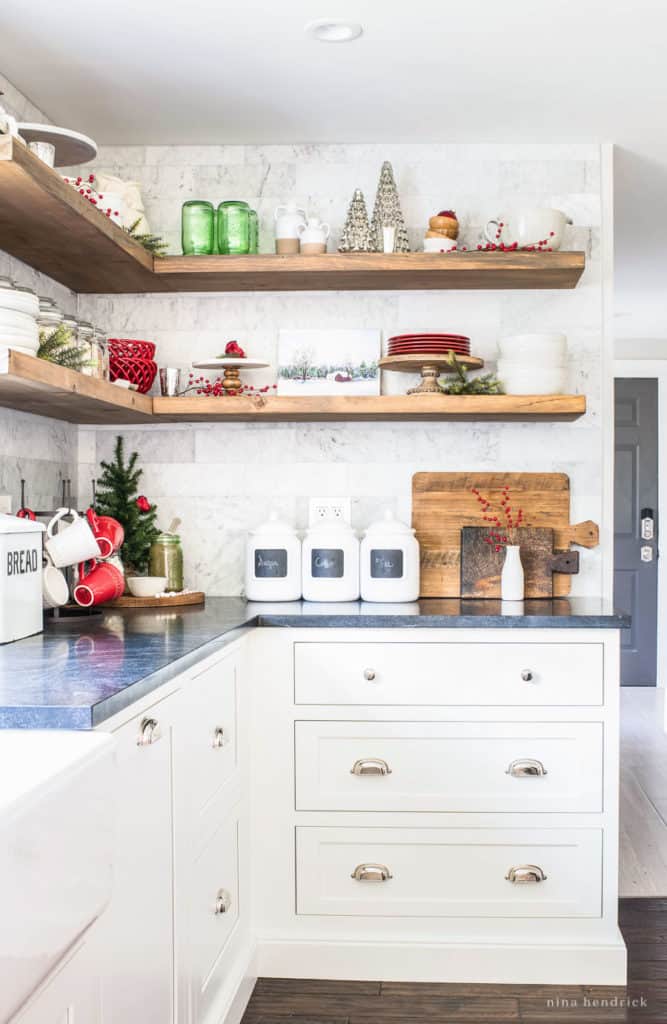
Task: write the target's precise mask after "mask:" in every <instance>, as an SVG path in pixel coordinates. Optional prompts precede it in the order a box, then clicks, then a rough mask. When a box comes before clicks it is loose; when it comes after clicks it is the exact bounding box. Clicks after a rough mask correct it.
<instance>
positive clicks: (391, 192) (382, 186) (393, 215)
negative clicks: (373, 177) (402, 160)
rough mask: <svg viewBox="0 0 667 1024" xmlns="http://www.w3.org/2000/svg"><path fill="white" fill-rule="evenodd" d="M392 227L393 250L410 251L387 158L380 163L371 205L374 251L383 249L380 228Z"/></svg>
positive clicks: (396, 190) (392, 173)
mask: <svg viewBox="0 0 667 1024" xmlns="http://www.w3.org/2000/svg"><path fill="white" fill-rule="evenodd" d="M386 227H393V228H395V229H396V236H395V239H394V252H410V243H409V242H408V232H407V229H406V227H405V221H404V220H403V213H402V212H401V203H400V200H399V198H398V189H397V188H396V182H395V181H394V172H393V170H392V166H391V164H390V163H389V161H388V160H385V162H384V163H383V164H382V170H381V171H380V180H379V182H378V189H377V193H376V195H375V206H374V207H373V219H372V220H371V237H372V239H373V248H374V250H375V252H383V251H384V239H383V236H382V229H383V228H386Z"/></svg>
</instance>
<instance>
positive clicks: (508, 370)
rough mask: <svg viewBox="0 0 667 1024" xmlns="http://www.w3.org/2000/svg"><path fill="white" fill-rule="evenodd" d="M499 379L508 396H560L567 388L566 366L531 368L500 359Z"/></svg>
mask: <svg viewBox="0 0 667 1024" xmlns="http://www.w3.org/2000/svg"><path fill="white" fill-rule="evenodd" d="M497 373H498V378H499V379H500V380H501V381H502V383H503V384H504V386H505V391H506V392H507V394H508V395H559V394H563V392H564V391H565V389H566V387H567V368H566V367H564V366H554V367H550V366H529V367H527V366H526V365H525V364H524V363H512V362H508V361H507V360H503V359H500V360H499V361H498V368H497Z"/></svg>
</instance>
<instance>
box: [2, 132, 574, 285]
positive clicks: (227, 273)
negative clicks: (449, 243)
mask: <svg viewBox="0 0 667 1024" xmlns="http://www.w3.org/2000/svg"><path fill="white" fill-rule="evenodd" d="M0 249H4V250H5V251H6V252H8V253H10V254H11V255H12V256H16V257H17V258H18V259H20V260H23V262H24V263H27V264H28V265H29V266H31V267H34V268H35V269H36V270H39V271H41V272H42V273H43V274H47V275H48V276H49V277H52V278H53V279H54V280H56V281H59V282H60V283H61V284H64V285H66V286H67V287H68V288H71V289H72V290H73V291H75V292H101V293H107V294H121V293H128V292H138V293H145V292H199V291H206V292H228V291H238V292H249V291H252V292H266V291H345V290H349V291H357V290H359V291H363V290H378V291H382V290H414V289H536V288H548V289H554V288H574V287H575V286H576V284H577V282H578V280H579V278H580V277H581V275H582V273H583V271H584V267H585V255H584V253H583V252H553V253H546V252H545V253H538V252H513V253H483V252H477V251H474V252H467V253H466V252H457V253H450V254H446V255H442V254H438V253H423V252H415V253H406V254H401V253H393V254H390V255H384V254H382V253H345V254H341V253H325V254H324V255H322V256H301V255H299V256H277V255H256V256H255V255H253V256H167V257H166V258H165V259H158V260H153V258H152V256H151V255H150V254H149V253H147V252H146V250H145V249H143V248H142V246H140V245H139V243H138V242H135V241H134V240H133V239H131V238H130V237H129V235H127V233H126V232H124V231H122V230H121V228H119V227H118V226H117V225H116V224H114V223H113V222H112V221H110V220H109V219H108V218H107V217H104V216H103V215H102V214H100V213H99V212H98V211H97V210H96V209H95V208H94V207H93V206H91V204H90V203H89V202H88V201H87V200H86V199H84V198H83V197H82V196H80V195H79V193H78V192H77V191H76V190H75V189H73V188H72V187H71V186H70V185H66V184H65V182H64V181H63V180H62V178H61V176H60V174H59V173H58V172H57V171H55V170H53V169H52V168H50V167H47V166H46V164H44V163H42V161H41V160H39V159H38V158H37V157H36V156H35V155H34V154H33V153H31V152H30V151H29V150H28V148H27V146H25V145H24V144H23V143H22V142H21V141H20V140H19V139H16V138H13V137H10V136H0Z"/></svg>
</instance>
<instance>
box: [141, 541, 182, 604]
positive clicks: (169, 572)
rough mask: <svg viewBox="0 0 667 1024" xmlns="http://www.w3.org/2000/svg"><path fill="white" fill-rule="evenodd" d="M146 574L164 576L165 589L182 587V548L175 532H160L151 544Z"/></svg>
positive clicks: (180, 588) (176, 589) (177, 589)
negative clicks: (165, 581) (165, 579)
mask: <svg viewBox="0 0 667 1024" xmlns="http://www.w3.org/2000/svg"><path fill="white" fill-rule="evenodd" d="M148 575H149V576H166V577H167V585H166V588H165V589H166V590H169V591H171V590H174V591H179V590H182V589H183V548H182V547H181V538H180V537H179V536H178V534H177V533H161V534H159V535H158V537H157V540H155V541H154V542H153V543H152V544H151V548H150V553H149V558H148Z"/></svg>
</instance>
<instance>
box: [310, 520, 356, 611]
mask: <svg viewBox="0 0 667 1024" xmlns="http://www.w3.org/2000/svg"><path fill="white" fill-rule="evenodd" d="M302 563H303V596H304V600H306V601H356V600H357V599H358V598H359V540H358V538H357V535H356V534H355V532H354V530H353V529H352V528H351V526H349V524H348V523H345V522H339V521H325V522H322V523H316V524H315V525H314V526H311V528H310V529H309V530H308V533H307V534H306V537H305V539H304V542H303V555H302Z"/></svg>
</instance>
